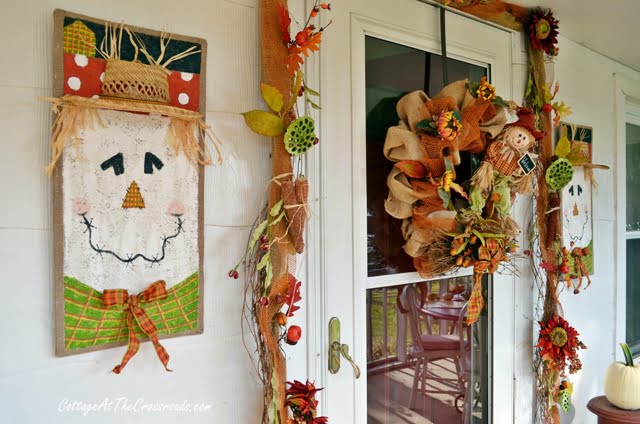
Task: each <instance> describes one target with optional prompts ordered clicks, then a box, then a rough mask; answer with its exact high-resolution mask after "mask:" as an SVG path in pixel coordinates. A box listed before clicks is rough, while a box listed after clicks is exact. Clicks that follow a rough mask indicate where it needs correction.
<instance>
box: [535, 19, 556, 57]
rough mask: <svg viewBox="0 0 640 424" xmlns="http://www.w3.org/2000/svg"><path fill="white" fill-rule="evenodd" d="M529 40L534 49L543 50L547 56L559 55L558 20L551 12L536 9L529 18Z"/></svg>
mask: <svg viewBox="0 0 640 424" xmlns="http://www.w3.org/2000/svg"><path fill="white" fill-rule="evenodd" d="M528 27H529V40H530V41H531V45H532V46H533V48H535V49H537V50H542V51H544V52H545V53H546V54H548V55H551V56H555V55H556V54H558V52H557V50H558V49H557V47H556V44H557V43H558V20H557V19H556V18H554V17H553V14H552V13H551V11H550V10H546V11H544V10H541V9H536V10H534V11H532V12H531V15H530V16H529V23H528Z"/></svg>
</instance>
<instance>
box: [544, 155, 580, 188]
mask: <svg viewBox="0 0 640 424" xmlns="http://www.w3.org/2000/svg"><path fill="white" fill-rule="evenodd" d="M572 178H573V165H572V164H571V162H570V161H568V160H567V159H558V160H556V161H554V162H553V163H552V164H551V165H549V168H547V173H546V174H545V179H546V180H547V184H548V185H549V188H551V189H552V190H561V189H562V188H563V187H564V186H566V185H567V184H569V182H571V179H572Z"/></svg>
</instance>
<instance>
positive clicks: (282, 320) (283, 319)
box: [276, 312, 287, 325]
mask: <svg viewBox="0 0 640 424" xmlns="http://www.w3.org/2000/svg"><path fill="white" fill-rule="evenodd" d="M276 321H278V324H280V325H285V324H286V323H287V316H286V315H285V314H283V313H282V312H278V313H277V314H276Z"/></svg>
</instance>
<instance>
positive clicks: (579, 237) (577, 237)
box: [564, 214, 589, 241]
mask: <svg viewBox="0 0 640 424" xmlns="http://www.w3.org/2000/svg"><path fill="white" fill-rule="evenodd" d="M564 220H565V221H567V224H568V223H569V222H570V220H569V217H568V216H567V215H566V214H565V216H564ZM588 223H589V215H587V214H585V215H584V222H583V223H582V231H581V232H580V235H577V234H576V235H573V234H571V232H570V231H568V233H569V239H570V240H571V241H579V240H582V238H583V237H584V231H585V229H586V228H587V224H588Z"/></svg>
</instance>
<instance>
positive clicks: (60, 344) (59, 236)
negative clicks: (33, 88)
mask: <svg viewBox="0 0 640 424" xmlns="http://www.w3.org/2000/svg"><path fill="white" fill-rule="evenodd" d="M65 18H72V19H80V20H83V21H88V22H93V23H96V24H99V25H104V24H105V23H106V22H107V21H104V20H101V19H96V18H92V17H89V16H85V15H80V14H76V13H72V12H67V11H65V10H61V9H56V10H55V11H54V13H53V20H54V38H53V40H54V45H53V72H52V74H53V93H52V94H53V96H54V97H61V96H62V95H63V94H64V68H63V64H64V62H63V59H64V55H63V52H64V50H63V26H64V20H65ZM109 23H110V24H112V25H116V24H117V25H119V24H120V23H116V22H109ZM127 26H128V27H129V28H130V29H131V30H132V31H134V32H136V33H139V34H147V35H151V36H158V37H159V36H160V35H161V32H160V31H155V30H151V29H146V28H140V27H135V26H131V25H127ZM170 36H171V39H172V40H178V41H186V42H191V43H196V44H198V45H199V49H200V50H201V53H200V58H201V59H200V73H199V77H200V93H199V95H200V97H199V110H200V111H201V112H202V113H203V114H204V113H205V111H206V58H207V41H206V40H204V39H202V38H196V37H188V36H183V35H177V34H171V35H170ZM200 145H201V148H203V149H204V140H203V139H201V140H200ZM62 167H63V163H62V161H60V162H59V163H58V164H57V165H56V168H55V170H54V172H53V175H52V182H53V190H52V191H53V252H54V260H53V266H54V273H53V274H54V281H55V283H54V284H55V297H54V298H55V312H54V319H55V352H56V355H58V356H66V355H72V354H78V353H85V352H89V351H93V350H100V349H106V348H110V347H116V346H123V345H126V344H127V340H126V338H125V339H122V340H120V341H115V342H108V343H104V344H100V345H97V346H95V345H94V346H89V347H80V348H76V349H72V350H66V349H65V322H64V320H65V297H64V295H65V276H64V269H63V267H64V257H63V254H64V234H65V232H64V223H63V213H62V198H63V197H62V194H63V187H62V172H63V170H62ZM198 251H199V266H198V273H199V279H198V280H199V281H198V304H197V308H196V310H197V322H196V323H195V326H194V325H193V323H190V322H189V319H185V322H184V323H183V324H184V325H186V326H187V327H188V328H189V329H186V330H185V331H180V332H178V333H173V334H166V333H165V334H162V331H160V335H159V338H160V339H164V338H172V337H178V336H186V335H194V334H202V332H203V326H204V320H203V318H204V317H203V312H204V289H203V288H204V167H203V166H202V165H199V166H198ZM189 278H192V277H189ZM176 287H177V286H176ZM178 290H179V289H178ZM132 294H137V293H132ZM89 298H92V296H89ZM165 328H167V327H165ZM159 330H161V328H159ZM140 339H141V340H142V341H146V340H147V339H146V338H144V337H140Z"/></svg>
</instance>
